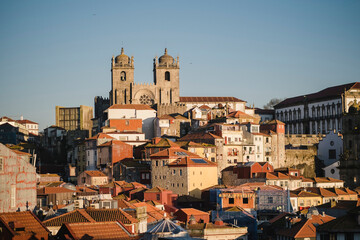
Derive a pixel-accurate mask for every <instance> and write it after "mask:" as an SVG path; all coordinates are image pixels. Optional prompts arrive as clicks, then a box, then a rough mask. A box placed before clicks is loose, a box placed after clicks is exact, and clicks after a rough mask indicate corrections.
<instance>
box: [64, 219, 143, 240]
mask: <svg viewBox="0 0 360 240" xmlns="http://www.w3.org/2000/svg"><path fill="white" fill-rule="evenodd" d="M64 228H66V229H68V231H69V232H70V234H71V237H72V238H73V239H75V240H80V239H92V240H105V239H106V240H112V239H113V240H115V239H118V240H126V239H138V238H135V237H134V236H131V235H130V233H129V232H128V231H127V230H126V228H125V227H124V226H122V225H121V223H119V222H115V221H111V222H97V223H66V224H65V225H64V226H63V227H62V228H61V230H60V231H59V233H61V232H62V230H63V229H64ZM59 233H58V235H59Z"/></svg>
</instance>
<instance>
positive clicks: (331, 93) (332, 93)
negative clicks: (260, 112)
mask: <svg viewBox="0 0 360 240" xmlns="http://www.w3.org/2000/svg"><path fill="white" fill-rule="evenodd" d="M351 88H356V89H359V88H360V84H359V82H353V83H348V84H343V85H338V86H333V87H329V88H325V89H323V90H321V91H319V92H316V93H311V94H306V95H301V96H297V97H292V98H287V99H285V100H284V101H282V102H280V103H278V104H277V105H275V106H274V108H275V109H277V108H281V107H286V106H292V105H297V104H302V103H303V102H304V100H305V96H306V100H307V101H308V102H312V101H318V100H321V99H329V98H334V97H340V96H341V94H342V93H343V92H344V90H345V89H346V90H349V89H351Z"/></svg>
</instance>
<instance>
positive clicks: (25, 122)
mask: <svg viewBox="0 0 360 240" xmlns="http://www.w3.org/2000/svg"><path fill="white" fill-rule="evenodd" d="M16 122H18V123H20V124H27V123H28V124H38V123H36V122H33V121H30V120H27V119H24V120H16Z"/></svg>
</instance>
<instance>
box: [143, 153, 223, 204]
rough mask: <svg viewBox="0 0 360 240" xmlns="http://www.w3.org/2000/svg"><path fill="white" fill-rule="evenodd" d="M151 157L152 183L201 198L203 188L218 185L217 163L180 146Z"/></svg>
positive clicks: (180, 193) (181, 193)
mask: <svg viewBox="0 0 360 240" xmlns="http://www.w3.org/2000/svg"><path fill="white" fill-rule="evenodd" d="M150 158H151V184H152V186H153V187H155V186H158V187H162V188H165V189H169V190H171V191H173V192H176V193H178V194H179V195H191V196H193V197H198V198H200V196H201V190H202V189H205V188H207V187H210V186H213V185H216V184H217V183H218V182H217V179H216V178H214V176H216V175H217V165H216V163H214V162H211V161H208V160H206V159H203V158H201V157H200V156H198V155H196V154H194V153H191V152H188V151H186V150H184V149H181V148H180V147H172V148H168V149H165V150H162V151H160V152H157V153H154V154H152V155H151V156H150Z"/></svg>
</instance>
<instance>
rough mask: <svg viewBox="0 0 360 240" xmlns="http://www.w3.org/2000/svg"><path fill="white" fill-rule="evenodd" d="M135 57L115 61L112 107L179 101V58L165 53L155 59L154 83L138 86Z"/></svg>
mask: <svg viewBox="0 0 360 240" xmlns="http://www.w3.org/2000/svg"><path fill="white" fill-rule="evenodd" d="M134 68H135V67H134V57H131V58H129V57H128V56H127V55H125V54H124V49H123V48H122V49H121V54H120V55H118V56H116V57H115V58H114V57H113V58H112V60H111V84H112V85H111V86H112V87H111V91H110V105H113V104H147V105H153V104H172V103H176V102H178V101H179V69H180V67H179V57H177V58H176V59H175V60H174V58H173V57H172V56H170V55H168V53H167V49H166V48H165V54H164V55H163V56H161V57H160V58H159V59H158V58H157V57H155V58H154V83H152V84H143V83H141V84H137V83H134Z"/></svg>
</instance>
